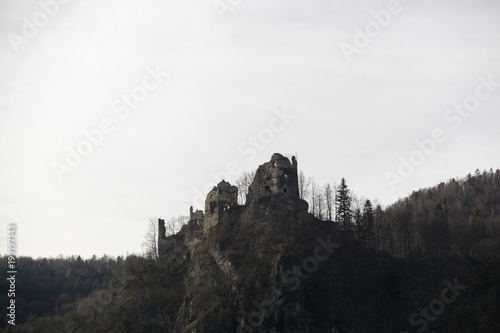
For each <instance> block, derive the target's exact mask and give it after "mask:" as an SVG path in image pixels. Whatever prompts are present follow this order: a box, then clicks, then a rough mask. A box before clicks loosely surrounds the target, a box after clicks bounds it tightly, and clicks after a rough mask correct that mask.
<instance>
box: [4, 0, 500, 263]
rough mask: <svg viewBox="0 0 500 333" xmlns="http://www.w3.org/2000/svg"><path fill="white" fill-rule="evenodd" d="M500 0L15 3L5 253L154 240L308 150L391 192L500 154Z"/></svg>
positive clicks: (9, 52)
mask: <svg viewBox="0 0 500 333" xmlns="http://www.w3.org/2000/svg"><path fill="white" fill-rule="evenodd" d="M498 17H500V3H499V2H498V1H493V0H475V1H466V0H456V1H450V0H448V1H446V0H441V1H436V0H433V1H430V0H427V1H426V0H421V1H411V0H401V1H397V0H390V1H376V0H373V1H368V0H344V1H342V0H338V1H326V0H318V1H308V0H286V1H285V0H276V1H264V0H243V1H242V0H190V1H180V0H172V1H159V0H151V1H147V2H144V1H138V0H108V1H98V0H85V1H83V0H40V1H32V0H23V1H18V0H2V1H1V2H0V254H3V253H6V251H7V226H8V225H9V224H16V225H17V229H16V230H17V231H16V250H17V254H18V255H25V256H32V257H49V256H52V257H55V256H58V255H60V254H62V255H64V256H67V255H82V257H90V256H92V255H93V254H95V255H97V256H101V255H103V254H108V255H112V256H117V255H125V254H127V253H128V254H131V253H141V252H142V249H141V243H142V242H143V240H144V234H145V231H146V229H147V221H148V219H149V218H153V219H157V218H158V217H163V218H166V219H169V218H171V217H174V216H178V215H180V214H184V215H187V214H188V212H189V206H191V205H193V206H194V208H195V209H203V202H204V199H205V195H206V193H207V192H208V191H209V190H210V189H211V188H212V187H213V186H214V185H216V184H217V183H218V182H219V181H220V180H221V179H223V178H224V179H225V180H227V181H230V182H233V183H234V181H235V180H236V179H237V178H238V176H239V175H240V174H241V173H242V172H243V171H251V170H254V169H256V168H257V166H258V165H260V164H262V163H264V162H267V161H269V160H270V157H271V155H272V154H273V153H275V152H279V153H282V154H288V155H296V156H297V159H298V164H299V169H300V170H301V171H304V173H305V174H306V175H307V176H310V177H313V178H314V179H315V180H316V182H317V183H318V184H320V185H323V184H326V183H332V184H333V183H338V182H339V181H340V179H341V178H342V177H344V178H345V179H346V181H347V184H348V186H349V188H350V189H351V190H352V191H353V192H354V193H355V194H356V195H357V196H362V197H366V198H370V199H372V200H375V201H376V202H378V203H380V204H382V205H384V206H387V205H390V204H391V203H393V202H395V201H396V200H397V199H398V198H402V197H404V196H406V195H408V194H409V193H411V192H412V191H413V190H418V189H419V188H423V187H429V186H433V185H436V184H438V183H439V182H441V181H446V180H449V179H451V178H454V177H462V176H465V175H466V174H468V173H470V172H474V171H475V170H476V169H480V170H483V169H487V170H489V169H490V168H493V169H497V168H500V154H498V149H499V147H500V136H499V134H498V133H499V131H498V128H499V123H500V115H499V107H500V62H499V59H500V20H498Z"/></svg>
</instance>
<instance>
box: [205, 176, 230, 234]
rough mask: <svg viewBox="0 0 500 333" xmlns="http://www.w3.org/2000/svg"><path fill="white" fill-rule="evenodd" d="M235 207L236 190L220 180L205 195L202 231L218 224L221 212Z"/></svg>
mask: <svg viewBox="0 0 500 333" xmlns="http://www.w3.org/2000/svg"><path fill="white" fill-rule="evenodd" d="M235 206H238V188H237V187H236V186H232V185H231V184H229V183H228V182H226V181H225V180H222V181H221V182H220V183H219V184H218V185H217V186H214V188H213V189H212V190H211V191H210V192H209V193H208V194H207V199H206V200H205V217H204V219H203V226H204V229H205V230H209V229H210V228H211V227H213V226H214V225H216V224H217V223H219V220H220V218H221V216H222V214H223V212H224V211H226V210H228V209H230V208H231V207H235Z"/></svg>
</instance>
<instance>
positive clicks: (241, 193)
mask: <svg viewBox="0 0 500 333" xmlns="http://www.w3.org/2000/svg"><path fill="white" fill-rule="evenodd" d="M254 178H255V171H250V172H247V171H245V172H243V173H242V174H241V175H240V177H239V178H238V179H237V180H236V187H237V188H238V204H240V205H244V204H245V203H246V200H247V194H248V188H249V187H250V185H251V184H252V182H253V179H254Z"/></svg>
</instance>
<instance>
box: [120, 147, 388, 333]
mask: <svg viewBox="0 0 500 333" xmlns="http://www.w3.org/2000/svg"><path fill="white" fill-rule="evenodd" d="M236 197H237V192H235V187H234V186H231V185H230V184H229V183H227V182H225V181H222V182H221V183H220V184H218V185H217V186H215V187H214V188H213V190H212V191H211V192H210V193H209V194H208V195H207V200H206V204H205V208H206V209H205V212H204V215H203V214H202V213H201V212H200V211H197V213H192V214H191V216H192V220H191V221H189V223H188V224H187V225H186V226H184V227H183V228H182V230H181V231H180V232H179V233H178V234H177V235H174V236H170V237H167V238H165V237H164V235H160V239H159V241H160V245H161V244H164V245H161V246H162V248H161V249H160V254H161V258H160V260H158V262H157V263H156V268H155V271H156V273H155V274H158V279H160V281H161V282H160V284H162V286H161V287H160V288H158V286H157V287H156V288H157V289H156V294H155V296H154V297H152V298H149V299H148V302H147V303H146V304H147V305H146V306H145V307H146V308H147V309H148V310H147V311H146V313H148V315H147V316H146V318H149V319H147V320H146V321H145V323H148V326H150V327H149V329H150V330H152V331H155V330H156V331H158V332H306V331H307V332H337V326H336V325H337V324H336V322H337V321H338V320H339V316H340V317H343V316H351V317H350V318H352V319H354V318H355V317H356V316H359V314H356V313H355V312H356V311H355V310H354V311H353V310H352V308H351V307H350V306H349V304H352V303H353V302H359V304H356V306H355V308H358V307H359V306H360V304H362V306H364V305H365V304H369V303H370V302H369V301H368V302H367V299H366V295H363V300H361V299H357V298H358V297H356V296H355V295H354V294H348V293H346V289H348V288H349V285H350V284H351V283H350V280H351V278H350V277H349V274H348V272H349V270H348V269H340V268H341V267H343V266H344V265H347V266H350V265H351V264H352V262H351V260H352V259H353V258H354V256H357V255H355V253H356V252H358V251H361V253H364V254H363V255H362V256H364V257H367V256H370V255H371V254H370V253H371V252H369V251H365V250H364V249H362V248H360V247H358V246H357V245H356V244H355V242H354V241H353V239H352V237H351V235H350V234H349V233H342V232H341V231H339V229H338V225H337V224H336V223H334V222H324V221H320V220H318V219H316V218H315V217H314V216H312V215H311V214H309V213H308V212H307V210H308V205H307V203H306V202H305V201H304V200H301V199H300V198H299V189H298V179H297V161H296V160H295V158H292V160H291V161H290V160H289V159H288V158H286V157H283V156H282V155H280V154H274V155H273V156H272V158H271V160H270V161H269V162H267V163H264V164H263V165H261V166H260V167H259V168H258V170H257V172H256V175H255V179H254V181H253V182H252V184H251V186H250V188H249V192H248V197H247V204H246V205H245V206H238V205H237V203H236ZM193 216H196V219H195V218H193ZM160 230H163V227H162V223H161V221H160ZM167 243H168V246H167V245H165V244H167ZM377 265H382V266H383V265H384V261H380V262H378V261H374V262H373V263H372V267H370V265H368V266H367V267H366V269H367V273H366V274H365V277H366V278H367V279H371V280H376V279H380V278H382V277H380V276H378V277H375V276H372V275H374V274H373V270H374V269H375V267H378V266H377ZM370 270H372V271H371V272H370ZM377 274H378V270H377ZM377 274H375V275H377ZM388 274H390V273H389V270H384V271H383V272H382V276H383V277H384V278H388V277H387V276H388ZM162 276H163V278H161V277H162ZM156 284H158V282H157V283H156ZM146 288H147V289H149V288H150V286H146ZM151 288H153V287H152V286H151ZM132 289H134V288H133V287H132ZM368 293H369V294H370V293H371V294H373V292H368ZM377 293H378V291H376V292H375V294H377ZM136 297H137V296H136ZM136 297H134V299H135V298H136ZM337 298H338V299H340V300H341V301H342V302H344V304H343V305H340V304H339V301H337ZM368 299H372V300H373V301H374V300H375V299H376V297H375V296H374V295H373V296H368ZM153 300H154V301H153ZM138 303H142V302H141V301H138V302H137V304H138ZM167 304H168V305H167ZM389 308H391V309H392V306H390V307H389ZM160 309H162V310H160ZM130 311H131V310H130V309H129V312H130ZM140 311H142V312H144V311H145V310H144V308H143V307H142V308H141V310H140ZM394 311H397V309H394ZM372 312H373V314H371V315H370V316H373V315H374V314H375V313H376V312H377V311H376V310H375V306H373V311H372ZM360 313H361V312H360ZM363 313H364V312H363ZM131 317H135V316H131ZM131 317H128V318H121V319H117V320H118V321H123V320H125V322H127V320H130V318H131ZM141 318H143V319H142V320H144V316H143V317H141ZM158 318H159V319H158ZM358 319H359V322H360V323H362V322H363V321H366V318H361V317H360V318H358ZM159 323H161V325H160V324H159ZM130 327H132V323H130Z"/></svg>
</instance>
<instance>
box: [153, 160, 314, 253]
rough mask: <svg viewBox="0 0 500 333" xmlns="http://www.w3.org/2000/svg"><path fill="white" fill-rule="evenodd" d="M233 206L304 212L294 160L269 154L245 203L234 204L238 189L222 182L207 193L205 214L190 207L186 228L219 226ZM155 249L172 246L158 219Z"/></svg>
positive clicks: (304, 205) (304, 203)
mask: <svg viewBox="0 0 500 333" xmlns="http://www.w3.org/2000/svg"><path fill="white" fill-rule="evenodd" d="M235 207H240V208H251V209H257V211H259V210H260V209H261V208H262V207H267V209H271V210H273V211H286V210H294V211H297V210H300V211H306V212H307V210H308V204H307V202H306V201H304V200H302V199H300V196H299V181H298V172H297V160H296V159H295V156H293V157H292V159H291V161H290V160H289V159H288V158H287V157H285V156H283V155H281V154H278V153H275V154H273V156H272V157H271V160H270V161H269V162H266V163H264V164H262V165H261V166H259V168H258V169H257V171H256V173H255V178H254V179H253V182H252V183H251V185H250V186H249V188H248V194H247V198H246V204H245V206H244V207H241V206H239V205H238V188H237V187H236V186H233V185H231V184H230V183H229V182H226V181H225V180H222V181H221V182H220V183H219V184H217V186H214V187H213V189H212V190H211V191H210V192H209V193H208V194H207V198H206V200H205V212H203V211H201V210H196V211H193V207H191V208H190V221H189V222H188V225H200V224H203V230H204V231H208V230H210V229H211V228H213V227H214V226H216V225H217V224H218V223H220V221H221V219H222V217H223V216H224V214H227V213H229V212H231V209H233V208H235ZM158 231H159V235H158V250H159V253H160V255H162V254H164V253H165V251H167V250H168V249H169V248H171V247H172V246H173V245H175V239H176V238H175V235H173V236H169V237H166V236H165V222H164V220H161V219H159V220H158Z"/></svg>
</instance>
